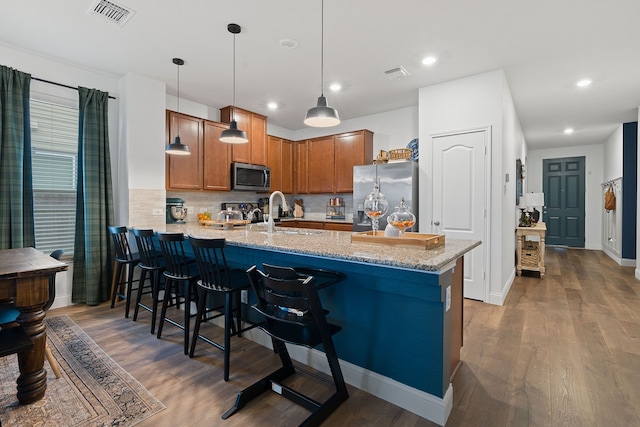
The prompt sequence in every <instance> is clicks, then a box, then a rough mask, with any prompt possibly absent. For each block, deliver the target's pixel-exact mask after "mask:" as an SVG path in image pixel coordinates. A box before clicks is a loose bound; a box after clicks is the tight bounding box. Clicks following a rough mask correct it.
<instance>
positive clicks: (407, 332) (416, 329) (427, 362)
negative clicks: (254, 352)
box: [159, 224, 480, 425]
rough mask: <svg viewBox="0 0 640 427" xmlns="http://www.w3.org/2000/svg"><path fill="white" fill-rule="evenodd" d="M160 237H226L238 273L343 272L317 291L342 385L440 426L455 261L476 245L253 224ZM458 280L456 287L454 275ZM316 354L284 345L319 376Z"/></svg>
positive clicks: (448, 395) (447, 401)
mask: <svg viewBox="0 0 640 427" xmlns="http://www.w3.org/2000/svg"><path fill="white" fill-rule="evenodd" d="M251 227H253V228H251ZM159 231H160V230H159ZM166 231H170V232H182V233H184V234H185V235H191V236H194V237H201V238H225V239H226V240H227V245H228V246H227V250H226V255H227V261H228V262H229V264H230V265H232V266H233V267H237V268H244V269H246V268H248V267H250V266H251V265H257V266H258V267H261V265H262V263H268V264H275V265H283V266H291V267H302V266H305V267H314V268H323V269H328V270H334V271H339V272H341V273H343V274H344V275H345V279H344V280H343V281H341V282H340V283H338V284H335V285H333V286H329V287H327V288H324V289H322V290H320V298H321V299H322V303H323V305H324V307H325V308H326V309H328V310H329V312H330V313H329V318H330V319H331V321H332V322H334V323H337V324H339V325H340V326H342V328H343V329H342V331H341V332H340V333H338V334H336V335H335V336H334V342H335V345H336V349H337V353H338V357H339V358H340V361H341V366H342V369H343V372H344V377H345V380H346V382H347V383H349V384H351V385H353V386H355V387H358V388H360V389H363V390H365V391H367V392H369V393H371V394H374V395H376V396H378V397H380V398H382V399H384V400H387V401H390V402H392V403H394V404H396V405H398V406H401V407H403V408H405V409H407V410H410V411H412V412H414V413H416V414H418V415H420V416H422V417H424V418H427V419H429V420H431V421H434V422H436V423H438V424H440V425H444V424H445V423H446V420H447V418H448V415H449V412H450V410H451V406H452V397H453V392H452V387H451V382H450V377H451V371H452V367H451V362H450V360H451V359H450V357H451V354H450V348H451V342H450V337H451V324H452V315H451V313H452V311H453V310H451V309H450V307H451V306H452V297H451V294H452V276H453V274H454V267H455V266H456V262H457V261H461V258H462V257H463V255H464V254H465V253H466V252H468V251H470V250H471V249H473V248H474V247H476V246H478V245H479V244H480V242H478V241H470V240H448V241H447V242H446V244H445V245H444V246H441V247H437V248H434V249H430V250H424V249H416V248H406V247H397V246H393V247H392V246H384V245H382V246H381V245H376V244H368V243H360V242H358V243H355V242H353V243H352V242H351V233H349V232H340V231H327V230H322V231H321V230H306V229H286V231H285V229H281V230H278V231H276V232H275V233H267V232H266V231H265V228H264V227H262V226H257V225H252V226H250V227H249V228H244V227H242V228H238V229H235V230H225V231H221V230H216V229H211V228H207V227H203V226H199V225H197V224H182V225H179V224H175V225H167V226H166ZM459 265H461V263H460V264H459ZM459 280H460V284H459V286H460V287H461V286H462V284H461V282H462V275H460V279H459ZM459 298H460V301H461V298H462V297H461V293H460V297H459ZM454 304H455V301H454ZM460 316H461V314H460ZM453 321H454V322H455V319H454V320H453ZM251 335H252V338H253V336H256V335H258V337H260V335H259V332H258V334H251ZM256 340H257V341H259V342H261V343H264V344H265V345H267V346H268V345H269V342H270V341H269V340H268V339H266V338H264V340H262V341H261V340H260V338H258V339H256ZM318 351H319V350H300V349H298V348H295V349H294V348H292V349H291V355H292V357H293V358H295V359H297V360H298V361H300V362H302V363H304V364H306V365H309V366H312V367H314V368H316V369H319V370H321V371H325V372H326V371H327V368H326V367H325V366H323V364H322V362H321V361H322V360H323V357H317V356H314V354H316V352H318Z"/></svg>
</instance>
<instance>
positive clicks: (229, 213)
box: [218, 208, 242, 222]
mask: <svg viewBox="0 0 640 427" xmlns="http://www.w3.org/2000/svg"><path fill="white" fill-rule="evenodd" d="M236 220H238V221H242V212H240V211H236V210H233V209H232V208H227V209H226V210H221V211H220V212H218V221H221V222H231V221H236Z"/></svg>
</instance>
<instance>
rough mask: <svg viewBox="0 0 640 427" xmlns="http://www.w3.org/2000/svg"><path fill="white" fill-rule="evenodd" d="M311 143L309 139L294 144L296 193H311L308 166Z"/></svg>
mask: <svg viewBox="0 0 640 427" xmlns="http://www.w3.org/2000/svg"><path fill="white" fill-rule="evenodd" d="M308 146H309V144H308V142H307V141H301V142H296V145H295V146H294V153H293V157H294V164H295V169H294V177H295V178H294V184H295V185H294V187H295V188H294V189H293V190H294V193H296V194H307V193H309V180H308V178H309V173H308V172H309V168H308V159H309V153H308V150H307V148H308Z"/></svg>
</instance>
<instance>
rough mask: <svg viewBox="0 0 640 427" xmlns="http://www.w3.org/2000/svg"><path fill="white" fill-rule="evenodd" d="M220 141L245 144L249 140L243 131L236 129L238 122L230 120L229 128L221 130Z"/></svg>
mask: <svg viewBox="0 0 640 427" xmlns="http://www.w3.org/2000/svg"><path fill="white" fill-rule="evenodd" d="M220 141H222V142H226V143H227V144H245V143H247V142H249V138H247V133H246V132H245V131H243V130H240V129H238V123H237V122H236V121H235V120H232V121H231V123H229V129H225V130H223V131H222V133H221V134H220Z"/></svg>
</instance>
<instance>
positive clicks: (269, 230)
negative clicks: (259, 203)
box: [267, 191, 289, 233]
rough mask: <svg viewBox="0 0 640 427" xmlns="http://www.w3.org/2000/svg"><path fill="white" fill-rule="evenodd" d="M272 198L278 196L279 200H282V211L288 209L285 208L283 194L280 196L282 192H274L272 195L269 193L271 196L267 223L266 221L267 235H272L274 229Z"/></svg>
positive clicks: (285, 202) (285, 203) (287, 208)
mask: <svg viewBox="0 0 640 427" xmlns="http://www.w3.org/2000/svg"><path fill="white" fill-rule="evenodd" d="M274 196H280V199H281V200H282V210H283V211H287V210H289V207H288V206H287V199H285V198H284V194H282V191H274V192H273V193H271V196H269V221H267V233H273V232H274V231H275V227H276V224H275V222H273V197H274Z"/></svg>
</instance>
